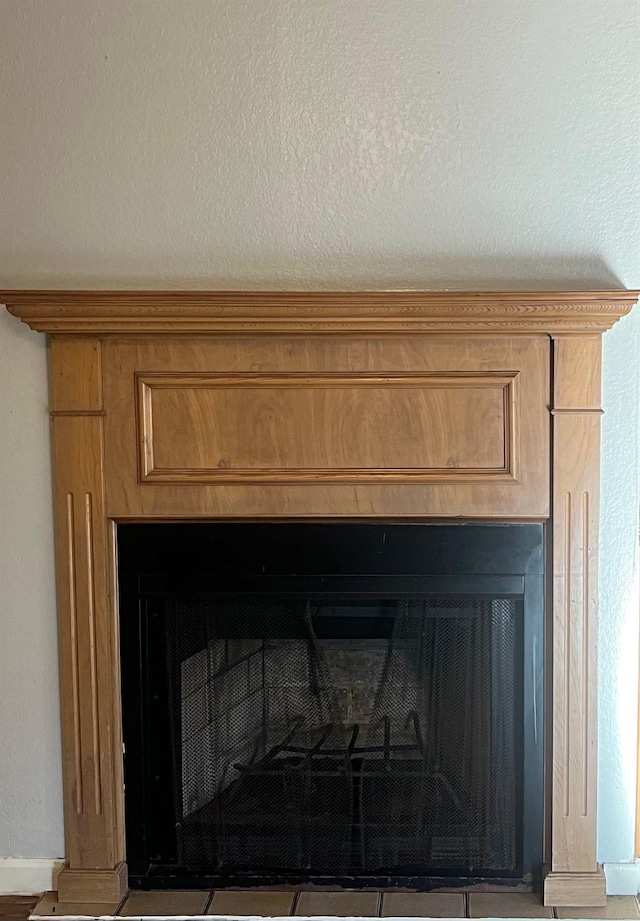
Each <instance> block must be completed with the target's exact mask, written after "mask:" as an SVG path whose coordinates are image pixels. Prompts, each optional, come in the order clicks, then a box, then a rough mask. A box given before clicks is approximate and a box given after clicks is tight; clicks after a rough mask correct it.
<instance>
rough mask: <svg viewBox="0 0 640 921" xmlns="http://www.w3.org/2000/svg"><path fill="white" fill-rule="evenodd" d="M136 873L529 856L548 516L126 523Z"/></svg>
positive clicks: (272, 870) (492, 873)
mask: <svg viewBox="0 0 640 921" xmlns="http://www.w3.org/2000/svg"><path fill="white" fill-rule="evenodd" d="M118 551H119V556H118V561H119V579H120V611H121V649H122V700H123V717H124V732H125V781H126V789H125V800H126V833H127V859H128V864H129V872H130V877H131V882H132V885H134V886H144V887H146V888H149V887H158V888H160V887H169V886H170V887H177V886H179V887H188V886H203V887H204V886H206V887H215V886H218V887H219V886H222V885H241V886H249V885H265V884H277V885H286V884H291V885H294V884H302V883H309V882H311V883H322V884H336V885H345V886H347V885H348V886H350V887H353V886H358V885H360V886H376V887H381V886H394V885H396V886H408V887H412V888H429V887H432V886H434V885H436V884H437V885H461V884H463V885H464V884H471V883H477V882H478V881H482V880H487V881H490V882H493V883H496V882H499V881H502V882H504V883H510V884H515V883H517V882H518V881H523V880H524V881H525V882H529V883H530V882H532V881H535V879H536V877H537V875H538V874H539V871H540V867H541V863H542V838H543V831H542V817H543V736H544V730H543V699H542V697H543V659H544V656H543V650H544V639H543V620H544V618H543V598H544V589H543V581H544V580H543V559H544V553H543V527H542V525H536V524H508V525H501V524H447V525H439V524H381V523H371V524H367V523H346V522H341V523H340V522H335V523H331V522H328V523H299V522H278V523H231V522H229V523H217V522H210V523H202V524H183V523H174V524H144V525H141V524H123V525H120V526H119V528H118Z"/></svg>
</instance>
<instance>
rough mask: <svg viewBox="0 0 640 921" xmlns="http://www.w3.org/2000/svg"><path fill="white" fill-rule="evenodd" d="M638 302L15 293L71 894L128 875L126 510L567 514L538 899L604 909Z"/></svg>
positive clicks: (406, 294)
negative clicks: (39, 353) (622, 363)
mask: <svg viewBox="0 0 640 921" xmlns="http://www.w3.org/2000/svg"><path fill="white" fill-rule="evenodd" d="M637 296H638V292H635V291H624V290H615V291H586V292H585V291H582V292H575V291H569V292H567V291H536V292H421V291H389V292H383V291H377V292H361V293H345V292H328V293H324V292H313V293H312V292H252V291H243V292H228V291H220V292H208V291H200V292H186V291H1V292H0V301H1V302H3V303H5V304H6V306H7V307H8V309H9V310H10V312H11V313H13V314H14V315H16V316H17V317H19V318H20V319H22V320H23V321H24V322H25V323H27V324H28V325H29V326H30V327H31V328H32V329H35V330H39V331H42V332H46V333H49V334H50V335H51V397H50V401H51V416H52V427H53V453H54V466H55V504H56V545H57V570H58V611H59V635H60V659H61V695H62V714H63V716H62V719H63V757H64V800H65V834H66V859H67V865H66V867H65V869H64V870H63V872H62V873H61V875H60V879H59V896H60V899H61V900H62V901H76V902H80V901H83V902H90V901H94V902H105V901H115V900H117V899H118V898H119V897H120V895H121V894H122V893H123V891H124V889H125V888H126V884H127V883H126V863H125V860H126V856H125V846H124V803H123V781H122V777H123V764H122V761H123V755H122V735H121V701H120V687H119V660H120V659H119V646H118V643H119V638H118V618H117V581H116V556H115V538H116V530H115V523H116V522H118V521H127V520H167V519H180V520H185V519H187V520H198V519H199V520H202V519H225V518H236V519H237V518H269V519H274V518H280V519H283V518H298V519H300V518H307V519H311V518H328V517H331V518H345V517H351V518H396V519H399V518H404V519H408V518H413V519H438V520H442V519H447V518H455V519H461V518H462V519H493V520H504V521H508V520H538V521H541V520H548V521H549V522H550V527H549V531H548V535H549V538H550V543H551V547H552V549H551V557H550V558H551V559H552V572H551V573H550V580H549V581H550V585H551V592H552V605H551V609H552V610H551V612H550V617H549V618H548V626H550V627H551V629H550V631H549V632H550V634H551V637H550V645H549V648H550V654H549V656H548V660H547V672H548V674H549V676H550V680H551V683H552V691H553V693H552V695H550V696H551V697H552V700H551V704H550V705H549V707H548V709H547V713H546V718H547V723H548V727H549V733H548V739H549V746H548V751H547V755H546V758H545V762H546V765H547V788H548V797H547V799H548V813H547V818H548V834H547V844H546V861H547V864H548V869H549V872H548V875H547V876H546V879H545V888H544V894H545V902H546V903H547V904H551V905H574V906H590V905H591V906H596V905H601V904H604V899H605V883H604V876H603V874H602V871H601V868H599V867H598V865H597V861H596V764H597V758H596V737H597V712H596V711H597V678H596V665H597V656H596V640H597V581H598V580H597V565H598V494H599V474H600V460H599V458H600V414H601V411H602V410H601V407H600V368H601V338H602V333H603V332H604V331H605V330H607V329H609V328H610V327H611V326H612V325H613V324H614V323H615V322H616V321H617V320H618V319H619V318H620V317H621V316H623V315H624V314H626V313H627V312H628V311H629V310H630V309H631V307H632V306H633V304H634V303H635V301H636V299H637ZM540 744H542V740H541V743H540Z"/></svg>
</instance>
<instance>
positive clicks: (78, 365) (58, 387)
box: [50, 336, 102, 415]
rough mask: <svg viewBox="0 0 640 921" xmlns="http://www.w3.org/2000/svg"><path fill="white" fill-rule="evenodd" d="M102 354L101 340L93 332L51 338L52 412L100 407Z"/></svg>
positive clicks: (84, 412)
mask: <svg viewBox="0 0 640 921" xmlns="http://www.w3.org/2000/svg"><path fill="white" fill-rule="evenodd" d="M101 355H102V352H101V348H100V342H99V340H98V339H96V338H95V337H93V336H89V337H82V338H81V337H78V336H70V337H66V336H65V337H58V336H54V337H53V338H52V340H51V362H50V369H51V370H50V373H51V412H52V415H57V414H58V413H64V414H65V415H70V414H71V413H77V414H81V415H88V414H93V413H98V414H99V413H100V412H101V411H102V364H101Z"/></svg>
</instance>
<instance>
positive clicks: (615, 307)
mask: <svg viewBox="0 0 640 921" xmlns="http://www.w3.org/2000/svg"><path fill="white" fill-rule="evenodd" d="M639 294H640V292H638V291H629V290H625V289H617V290H610V291H497V292H491V291H358V292H351V291H111V290H109V291H105V290H102V291H99V290H95V291H79V290H72V291H62V290H49V291H38V290H5V291H0V302H2V303H4V304H6V306H7V308H8V309H9V311H10V312H11V313H12V314H14V315H15V316H17V317H19V318H20V319H21V320H22V321H23V322H24V323H27V324H28V325H29V326H30V327H31V328H32V329H35V330H39V331H41V332H48V333H56V334H64V333H67V334H78V333H88V334H94V335H101V334H127V335H132V334H133V335H145V334H147V333H153V334H154V335H158V334H166V335H181V334H190V335H193V334H198V335H200V334H206V335H225V336H229V335H234V334H246V333H250V334H251V335H263V334H266V335H269V334H271V335H304V334H312V335H314V334H315V335H318V334H323V335H353V334H354V333H357V334H359V333H364V334H367V335H384V334H385V333H402V334H403V335H413V334H416V335H420V334H424V333H429V334H433V333H445V334H454V335H455V334H459V333H467V332H474V333H476V334H494V335H496V334H497V335H500V334H501V333H506V334H509V335H513V334H516V335H517V334H531V333H538V334H540V333H542V334H544V333H548V334H554V333H558V334H571V333H582V334H584V333H595V334H597V333H601V332H604V331H605V330H607V329H609V328H610V327H611V326H613V324H614V323H615V322H616V321H617V320H618V319H620V317H622V316H624V315H625V314H626V313H628V312H629V311H630V310H631V308H632V307H633V305H634V303H635V302H636V300H637V299H638V295H639Z"/></svg>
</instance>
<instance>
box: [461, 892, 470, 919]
mask: <svg viewBox="0 0 640 921" xmlns="http://www.w3.org/2000/svg"><path fill="white" fill-rule="evenodd" d="M462 899H463V904H464V916H465V918H470V917H471V906H470V904H469V893H468V892H463V893H462Z"/></svg>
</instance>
